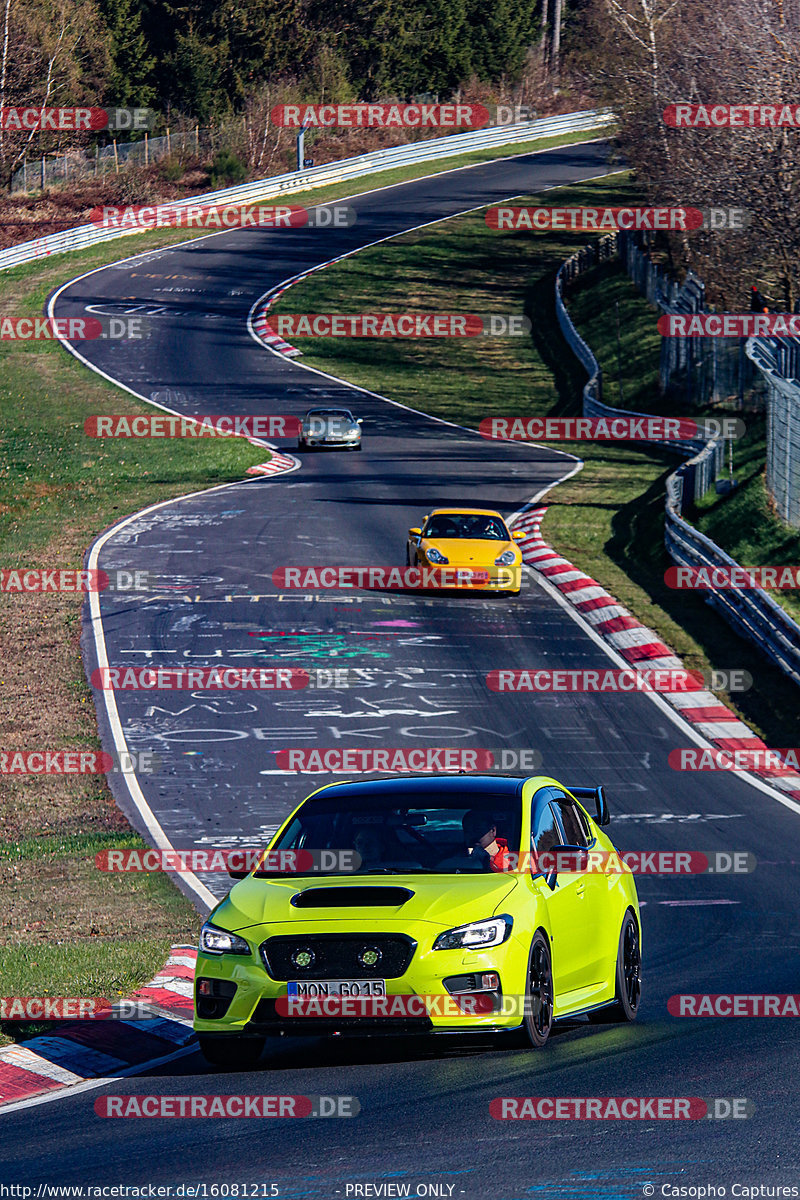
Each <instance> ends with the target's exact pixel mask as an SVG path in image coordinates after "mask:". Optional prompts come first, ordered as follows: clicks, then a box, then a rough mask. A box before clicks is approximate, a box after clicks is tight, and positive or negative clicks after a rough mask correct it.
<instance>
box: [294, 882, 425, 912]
mask: <svg viewBox="0 0 800 1200" xmlns="http://www.w3.org/2000/svg"><path fill="white" fill-rule="evenodd" d="M413 895H414V893H413V892H412V891H409V889H408V888H404V887H380V886H377V887H371V886H369V885H366V886H364V887H319V888H308V889H307V890H306V891H304V892H296V893H295V894H294V896H292V899H291V901H290V903H291V904H292V905H293V906H294V908H375V907H384V908H398V907H399V906H400V905H401V904H405V903H406V901H407V900H410V899H411V897H412V896H413Z"/></svg>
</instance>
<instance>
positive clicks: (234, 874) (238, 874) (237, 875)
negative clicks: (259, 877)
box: [228, 867, 250, 879]
mask: <svg viewBox="0 0 800 1200" xmlns="http://www.w3.org/2000/svg"><path fill="white" fill-rule="evenodd" d="M228 874H229V875H230V877H231V879H247V876H248V875H249V874H250V871H249V870H247V869H245V870H239V871H236V870H234V869H233V867H228Z"/></svg>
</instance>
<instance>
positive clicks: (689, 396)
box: [619, 232, 765, 411]
mask: <svg viewBox="0 0 800 1200" xmlns="http://www.w3.org/2000/svg"><path fill="white" fill-rule="evenodd" d="M652 247H653V238H652V235H650V234H648V233H646V232H643V233H639V234H635V233H628V232H621V233H620V234H619V254H620V258H621V259H622V262H623V263H624V264H625V269H626V271H627V272H628V275H629V276H630V278H631V280H632V281H633V283H634V284H635V285H636V288H637V290H638V291H639V292H640V293H641V294H642V295H643V296H644V297H645V298H646V299H647V300H649V302H650V303H651V304H654V305H657V306H658V307H659V308H660V309H661V311H662V313H684V314H690V313H704V312H713V311H714V310H713V309H709V308H708V307H707V306H706V289H705V284H704V283H703V281H702V279H700V278H699V277H698V276H697V275H695V273H694V272H693V271H689V272H688V273H687V276H686V279H685V280H684V282H683V283H682V284H678V282H677V281H676V280H674V279H671V278H670V277H669V276H668V275H667V273H666V271H665V270H664V269H663V268H662V267H661V266H659V265H658V263H656V262H654V261H653V259H652ZM659 379H660V383H661V390H662V392H663V393H664V395H665V396H669V398H670V399H671V400H673V401H674V402H675V403H676V404H681V405H683V406H685V407H686V408H690V409H691V408H705V407H707V406H708V405H710V404H714V405H722V406H724V407H725V408H731V409H737V410H740V411H741V410H745V409H746V410H749V411H757V410H760V409H763V408H764V404H765V389H764V386H763V382H762V381H761V379H760V377H759V375H758V372H757V371H756V370H755V369H754V366H753V363H752V362H751V361H750V359H749V358H748V357H747V354H746V352H745V339H744V338H718V337H706V338H697V337H668V338H662V340H661V362H660V364H659Z"/></svg>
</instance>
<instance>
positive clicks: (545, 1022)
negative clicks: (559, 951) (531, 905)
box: [524, 929, 553, 1050]
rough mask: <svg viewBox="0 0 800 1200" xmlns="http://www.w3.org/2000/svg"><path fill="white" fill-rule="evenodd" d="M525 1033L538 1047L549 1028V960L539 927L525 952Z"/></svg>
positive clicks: (551, 982)
mask: <svg viewBox="0 0 800 1200" xmlns="http://www.w3.org/2000/svg"><path fill="white" fill-rule="evenodd" d="M525 999H526V1001H529V1003H527V1004H526V1005H525V1008H526V1012H525V1018H524V1028H525V1034H526V1035H527V1040H528V1042H529V1043H530V1045H531V1046H533V1047H535V1048H536V1049H537V1050H538V1049H540V1048H541V1047H542V1046H543V1045H544V1044H545V1042H546V1041H547V1039H548V1037H549V1036H550V1030H551V1029H552V1027H553V962H552V958H551V957H550V946H549V943H548V941H547V938H546V936H545V935H544V934H543V933H542V931H541V929H540V930H538V931H537V932H536V934H535V935H534V938H533V941H532V942H531V950H530V954H529V955H528V976H527V982H526V984H525Z"/></svg>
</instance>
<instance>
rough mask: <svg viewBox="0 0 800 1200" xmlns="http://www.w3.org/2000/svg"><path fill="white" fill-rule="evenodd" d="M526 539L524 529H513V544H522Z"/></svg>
mask: <svg viewBox="0 0 800 1200" xmlns="http://www.w3.org/2000/svg"><path fill="white" fill-rule="evenodd" d="M524 537H525V530H524V529H512V530H511V540H512V542H521V541H522V540H523V539H524Z"/></svg>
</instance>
